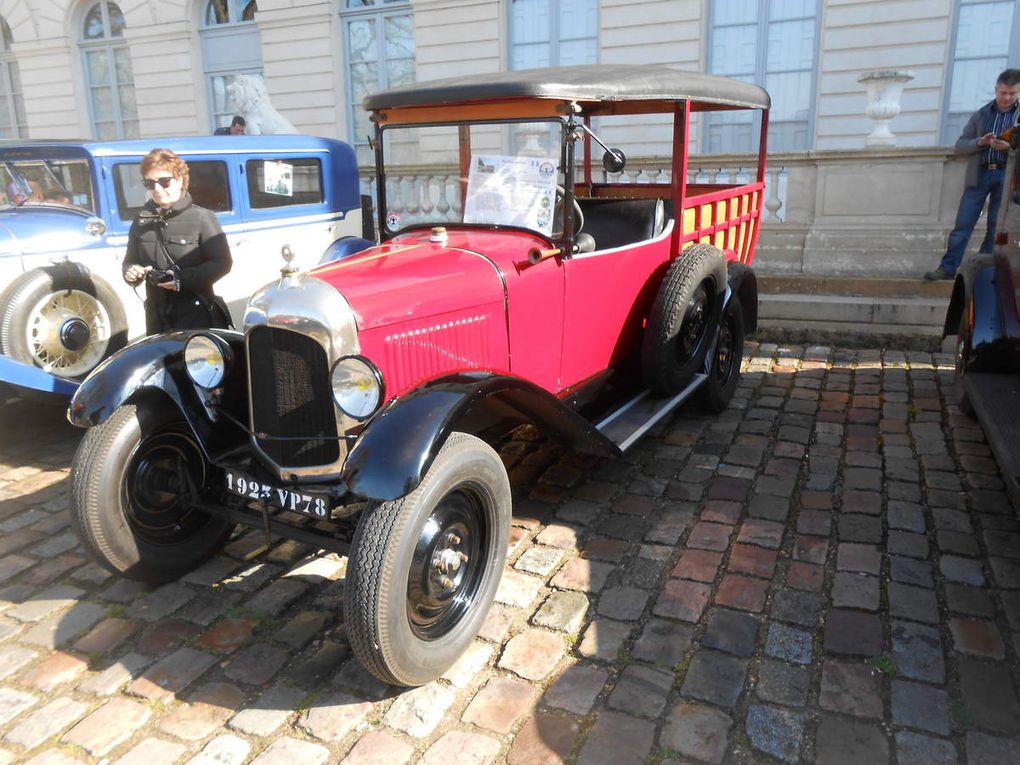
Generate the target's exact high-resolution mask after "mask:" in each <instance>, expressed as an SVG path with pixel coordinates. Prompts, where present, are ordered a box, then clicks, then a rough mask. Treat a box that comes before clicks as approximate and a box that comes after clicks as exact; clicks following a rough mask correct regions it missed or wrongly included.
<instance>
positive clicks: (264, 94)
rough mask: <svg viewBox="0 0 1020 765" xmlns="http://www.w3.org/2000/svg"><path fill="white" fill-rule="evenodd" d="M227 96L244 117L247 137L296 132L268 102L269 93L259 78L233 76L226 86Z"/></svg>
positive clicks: (241, 75) (240, 75) (242, 75)
mask: <svg viewBox="0 0 1020 765" xmlns="http://www.w3.org/2000/svg"><path fill="white" fill-rule="evenodd" d="M227 95H228V96H229V97H230V99H231V100H232V101H233V103H234V105H235V107H236V109H237V111H238V113H240V114H241V115H242V116H243V117H244V120H245V122H246V123H247V125H246V126H245V132H246V133H247V134H248V135H261V134H271V133H296V132H298V131H297V128H295V127H294V126H293V125H292V124H291V123H290V121H289V120H288V119H287V118H286V117H284V116H283V115H282V114H280V113H279V112H278V111H276V109H275V108H274V107H273V105H272V104H271V103H270V102H269V93H268V91H267V90H266V84H265V82H263V81H262V78H261V77H252V76H251V75H248V74H237V75H234V77H233V78H232V79H231V80H230V82H229V83H228V84H227Z"/></svg>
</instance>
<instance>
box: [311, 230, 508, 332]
mask: <svg viewBox="0 0 1020 765" xmlns="http://www.w3.org/2000/svg"><path fill="white" fill-rule="evenodd" d="M460 243H462V242H455V241H453V239H452V238H451V240H450V241H449V242H447V243H443V244H439V243H434V242H430V241H428V238H427V237H423V238H413V239H405V240H400V239H398V240H394V241H392V242H387V243H386V244H382V245H378V246H375V247H371V248H369V249H367V250H362V251H361V252H359V253H357V254H356V255H353V256H351V257H349V258H346V259H344V260H340V261H337V262H335V263H329V264H326V265H323V266H320V267H318V268H316V269H314V270H313V271H311V272H310V275H311V276H315V277H316V278H318V279H321V280H322V281H325V282H327V283H328V284H331V285H332V286H333V287H335V288H336V289H337V290H339V291H340V293H341V294H343V296H344V297H345V298H346V299H347V302H348V303H350V305H351V308H353V310H354V313H355V318H356V321H357V323H358V329H359V330H361V331H366V330H370V329H374V328H377V327H384V326H388V325H391V324H399V323H402V322H405V321H408V320H411V319H423V318H425V317H428V316H438V315H441V314H447V313H455V312H457V311H460V310H462V309H465V308H470V307H473V306H479V305H485V304H490V303H493V302H500V303H502V302H503V301H504V300H505V296H506V290H505V285H504V280H503V274H502V272H501V271H500V270H499V268H497V266H496V265H495V263H493V261H492V260H490V259H489V258H487V257H485V256H483V255H481V254H480V253H479V252H476V251H474V250H471V249H468V248H466V247H458V246H455V245H457V244H460Z"/></svg>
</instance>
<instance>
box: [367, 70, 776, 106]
mask: <svg viewBox="0 0 1020 765" xmlns="http://www.w3.org/2000/svg"><path fill="white" fill-rule="evenodd" d="M520 98H541V99H552V100H557V101H576V102H579V103H585V102H588V103H598V102H606V101H610V102H612V101H683V100H690V101H700V102H705V103H710V104H717V105H719V106H723V107H725V106H730V107H736V108H753V109H767V108H769V104H770V101H769V94H768V93H766V92H765V91H764V90H763V89H762V88H759V87H758V86H757V85H749V84H748V83H746V82H741V81H740V80H734V79H730V78H729V77H718V76H716V75H710V74H700V73H698V72H685V71H682V70H680V69H673V68H670V67H667V66H660V65H654V66H653V65H633V64H619V65H611V64H604V65H594V66H566V67H554V68H549V69H525V70H520V71H510V72H492V73H489V74H472V75H466V76H464V77H451V78H448V79H444V80H432V81H431V82H421V83H417V84H415V85H409V86H406V87H403V88H394V89H392V90H387V91H383V92H381V93H375V94H373V95H370V96H367V97H366V98H365V100H364V101H363V102H362V103H363V106H364V107H365V108H366V109H368V110H370V111H371V110H376V109H401V108H406V107H416V106H440V105H447V104H459V103H470V102H483V101H501V100H506V99H520Z"/></svg>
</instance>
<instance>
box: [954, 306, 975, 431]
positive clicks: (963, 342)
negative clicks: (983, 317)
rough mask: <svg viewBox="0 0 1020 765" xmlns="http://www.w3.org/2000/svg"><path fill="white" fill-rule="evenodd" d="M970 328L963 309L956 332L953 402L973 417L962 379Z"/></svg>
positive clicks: (965, 367) (964, 370) (967, 351)
mask: <svg viewBox="0 0 1020 765" xmlns="http://www.w3.org/2000/svg"><path fill="white" fill-rule="evenodd" d="M970 342H971V339H970V328H969V326H968V323H967V311H966V309H964V312H963V315H962V316H961V317H960V326H959V328H958V329H957V331H956V375H955V379H954V381H953V400H954V401H955V402H956V407H957V408H958V409H959V410H960V411H961V412H963V413H964V414H965V415H967V416H970V417H972V416H974V407H973V405H972V404H971V403H970V397H969V396H968V395H967V390H966V388H964V386H963V377H964V375H965V374H967V363H968V362H969V361H970Z"/></svg>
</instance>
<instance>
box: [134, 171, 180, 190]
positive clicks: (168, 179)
mask: <svg viewBox="0 0 1020 765" xmlns="http://www.w3.org/2000/svg"><path fill="white" fill-rule="evenodd" d="M173 182H174V177H173V176H172V175H164V176H163V177H162V178H156V179H152V178H142V185H143V186H144V187H145V188H147V189H148V190H149V191H152V190H153V189H154V188H156V184H157V183H158V184H159V185H160V186H162V187H163V188H164V189H168V188H170V184H171V183H173Z"/></svg>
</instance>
